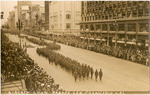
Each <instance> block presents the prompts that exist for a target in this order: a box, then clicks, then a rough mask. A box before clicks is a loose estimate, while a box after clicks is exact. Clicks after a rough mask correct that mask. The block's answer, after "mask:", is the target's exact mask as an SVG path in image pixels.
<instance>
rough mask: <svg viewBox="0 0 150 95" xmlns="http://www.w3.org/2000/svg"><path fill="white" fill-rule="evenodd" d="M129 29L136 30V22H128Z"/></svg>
mask: <svg viewBox="0 0 150 95" xmlns="http://www.w3.org/2000/svg"><path fill="white" fill-rule="evenodd" d="M128 31H132V32H136V24H135V23H130V24H128Z"/></svg>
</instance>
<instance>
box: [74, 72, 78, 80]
mask: <svg viewBox="0 0 150 95" xmlns="http://www.w3.org/2000/svg"><path fill="white" fill-rule="evenodd" d="M74 78H75V82H76V81H77V71H75V72H74Z"/></svg>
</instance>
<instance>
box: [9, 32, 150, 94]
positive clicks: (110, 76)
mask: <svg viewBox="0 0 150 95" xmlns="http://www.w3.org/2000/svg"><path fill="white" fill-rule="evenodd" d="M7 36H8V37H9V39H10V40H11V41H13V42H19V38H18V37H17V36H15V35H10V34H7ZM29 37H31V36H29ZM45 41H47V42H51V41H48V40H45ZM24 42H26V44H27V45H32V46H34V48H28V49H27V54H28V55H29V56H30V57H31V58H32V59H33V60H34V61H35V62H36V63H37V64H38V65H39V66H40V67H42V68H43V69H44V71H46V73H47V74H48V75H50V76H52V77H53V78H54V80H55V83H57V84H59V85H60V87H61V88H62V89H64V90H67V91H148V90H149V67H148V66H144V65H141V64H137V63H133V62H130V61H126V60H122V59H118V58H114V57H111V56H108V55H103V54H100V53H95V52H92V51H88V50H84V49H80V48H75V47H71V46H67V45H63V44H60V45H61V50H59V51H56V52H58V53H60V54H62V55H64V56H68V57H70V58H72V59H75V60H77V61H79V62H80V63H85V64H88V65H90V66H92V67H93V68H94V69H98V71H99V69H100V68H102V70H103V73H104V76H103V79H102V81H99V80H98V81H97V82H96V81H95V80H94V79H93V80H91V79H88V80H84V81H83V80H81V81H77V82H75V81H74V77H72V75H71V74H69V73H67V72H66V71H65V70H63V69H61V68H59V67H56V66H55V65H52V64H49V62H48V60H47V59H46V58H44V57H41V56H39V55H38V54H37V53H36V49H37V47H39V46H38V45H35V44H32V43H30V42H28V41H26V40H25V39H24ZM135 85H136V86H135Z"/></svg>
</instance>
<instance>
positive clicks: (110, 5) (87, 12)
mask: <svg viewBox="0 0 150 95" xmlns="http://www.w3.org/2000/svg"><path fill="white" fill-rule="evenodd" d="M149 6H150V3H149V2H148V1H82V3H81V8H82V9H81V10H82V11H81V17H82V21H81V23H80V31H81V35H82V36H83V37H81V38H82V39H89V40H90V41H91V40H94V41H100V42H105V43H107V45H112V44H115V45H117V44H125V45H129V44H133V45H137V46H138V45H140V46H141V45H142V46H145V45H147V46H148V34H149V21H150V13H149V9H150V7H149Z"/></svg>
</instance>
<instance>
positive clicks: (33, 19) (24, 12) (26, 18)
mask: <svg viewBox="0 0 150 95" xmlns="http://www.w3.org/2000/svg"><path fill="white" fill-rule="evenodd" d="M40 3H41V5H40ZM42 3H43V2H42V1H41V2H36V1H18V6H16V7H15V9H16V14H18V19H20V20H21V22H22V23H23V28H26V29H27V28H34V29H35V27H36V28H37V27H38V28H39V29H41V26H43V27H44V19H45V12H44V6H42V5H43V4H42ZM16 21H18V20H16Z"/></svg>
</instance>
